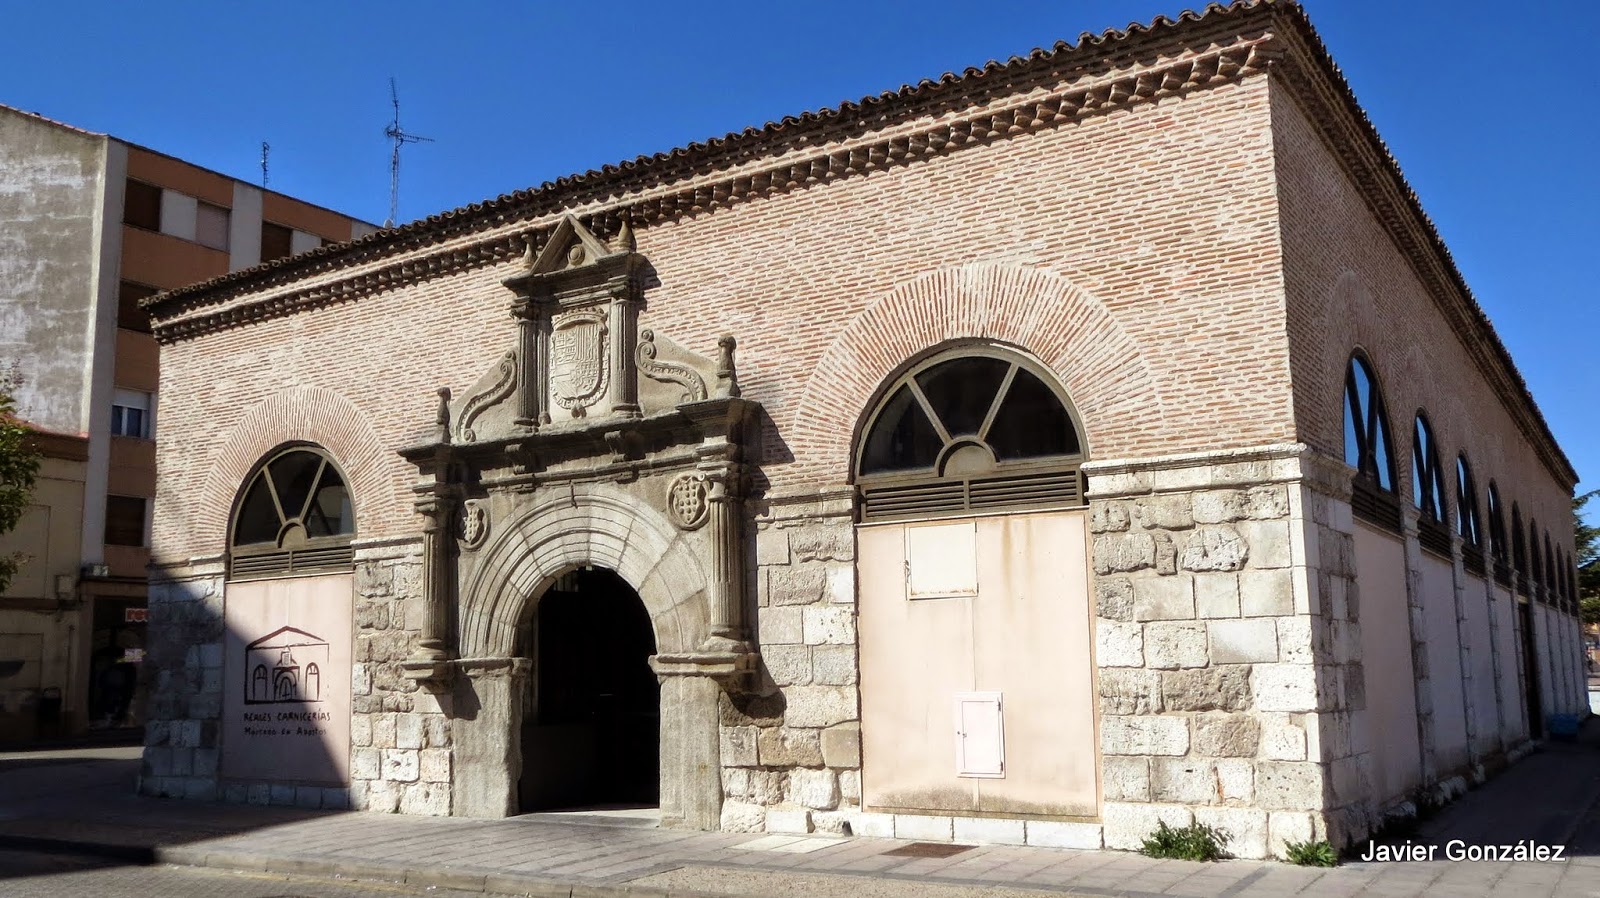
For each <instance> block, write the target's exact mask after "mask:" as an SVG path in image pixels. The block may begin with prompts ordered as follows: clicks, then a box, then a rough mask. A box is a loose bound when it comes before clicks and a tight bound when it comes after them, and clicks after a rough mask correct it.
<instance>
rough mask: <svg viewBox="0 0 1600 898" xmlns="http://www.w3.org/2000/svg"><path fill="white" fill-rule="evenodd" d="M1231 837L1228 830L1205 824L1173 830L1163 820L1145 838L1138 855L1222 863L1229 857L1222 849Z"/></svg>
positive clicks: (1190, 825) (1194, 824) (1193, 824)
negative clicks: (1221, 861)
mask: <svg viewBox="0 0 1600 898" xmlns="http://www.w3.org/2000/svg"><path fill="white" fill-rule="evenodd" d="M1230 838H1232V837H1231V836H1230V835H1229V834H1228V831H1227V830H1225V829H1218V828H1217V827H1215V826H1210V825H1208V824H1205V823H1191V824H1189V825H1188V826H1184V827H1179V828H1177V829H1173V828H1172V827H1170V826H1168V825H1167V823H1166V821H1165V820H1163V821H1161V823H1160V825H1159V826H1157V828H1156V831H1155V832H1154V833H1151V834H1150V835H1149V836H1147V837H1146V838H1145V840H1144V847H1142V848H1140V849H1139V853H1140V854H1142V855H1145V856H1147V857H1159V858H1167V859H1169V860H1179V861H1219V860H1222V859H1223V858H1225V857H1227V856H1228V853H1227V852H1226V851H1224V850H1223V848H1224V846H1226V845H1227V844H1228V840H1229V839H1230Z"/></svg>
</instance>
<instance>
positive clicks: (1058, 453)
mask: <svg viewBox="0 0 1600 898" xmlns="http://www.w3.org/2000/svg"><path fill="white" fill-rule="evenodd" d="M1054 381H1055V378H1054V376H1053V375H1051V374H1050V372H1049V371H1048V370H1047V369H1045V368H1043V367H1042V366H1040V365H1038V364H1036V363H1034V362H1032V361H1030V360H1028V359H1025V358H1023V357H1022V356H1020V355H1018V354H1016V353H1012V352H1008V351H1006V350H1003V349H1000V348H998V347H990V346H964V347H961V348H960V349H957V350H953V351H950V352H945V353H941V354H939V355H936V356H934V357H932V358H930V359H928V360H926V361H924V362H922V363H921V364H918V365H916V366H914V367H912V368H911V369H910V370H909V371H907V372H906V373H905V374H903V375H901V376H900V377H899V378H897V379H896V380H894V381H892V382H891V383H889V385H888V386H887V388H886V389H884V391H883V394H882V395H883V399H882V400H881V401H880V402H879V404H878V406H877V407H876V408H875V409H873V411H872V413H871V414H870V415H869V416H868V423H867V426H866V427H865V428H864V429H863V437H862V439H861V442H860V445H859V448H858V450H857V458H856V482H857V486H858V487H859V490H860V498H861V517H862V520H872V521H876V520H894V519H905V518H917V517H930V516H939V515H954V514H971V513H975V512H985V511H1005V510H1010V509H1016V508H1030V507H1052V506H1053V507H1077V506H1081V505H1082V504H1083V489H1082V483H1081V480H1080V475H1079V466H1080V465H1081V464H1082V463H1083V461H1084V457H1085V453H1084V448H1083V446H1084V441H1083V437H1082V433H1081V430H1080V428H1079V426H1078V421H1077V417H1076V415H1075V414H1074V413H1073V411H1072V408H1071V405H1070V404H1069V403H1068V401H1067V398H1066V395H1065V393H1063V392H1062V391H1061V390H1060V388H1059V387H1057V386H1056V385H1055V383H1054Z"/></svg>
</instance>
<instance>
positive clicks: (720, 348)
mask: <svg viewBox="0 0 1600 898" xmlns="http://www.w3.org/2000/svg"><path fill="white" fill-rule="evenodd" d="M737 346H738V342H737V341H736V340H734V339H733V335H732V334H723V335H722V336H720V337H718V338H717V394H718V395H719V396H730V397H737V396H738V395H739V376H738V373H737V372H736V371H735V370H734V367H733V350H734V348H735V347H737Z"/></svg>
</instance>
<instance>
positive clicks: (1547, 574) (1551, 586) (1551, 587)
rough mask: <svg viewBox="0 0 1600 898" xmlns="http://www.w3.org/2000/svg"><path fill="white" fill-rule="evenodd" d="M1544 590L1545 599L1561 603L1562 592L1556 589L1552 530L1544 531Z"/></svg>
mask: <svg viewBox="0 0 1600 898" xmlns="http://www.w3.org/2000/svg"><path fill="white" fill-rule="evenodd" d="M1544 591H1545V601H1547V602H1549V603H1550V604H1552V605H1559V604H1560V599H1561V594H1560V591H1559V590H1557V589H1556V553H1555V550H1554V549H1552V548H1551V547H1550V531H1548V530H1546V531H1545V532H1544Z"/></svg>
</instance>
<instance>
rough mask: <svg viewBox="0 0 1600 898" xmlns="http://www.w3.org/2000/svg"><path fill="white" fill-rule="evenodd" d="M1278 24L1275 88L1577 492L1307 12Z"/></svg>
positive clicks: (1290, 14)
mask: <svg viewBox="0 0 1600 898" xmlns="http://www.w3.org/2000/svg"><path fill="white" fill-rule="evenodd" d="M1279 18H1282V19H1284V20H1285V21H1286V22H1288V23H1289V24H1290V25H1291V27H1283V28H1279V29H1276V33H1275V37H1276V41H1275V43H1276V44H1277V45H1278V46H1280V47H1281V48H1282V52H1283V60H1282V62H1281V63H1280V64H1277V65H1273V66H1272V74H1273V78H1274V80H1275V82H1278V83H1281V84H1283V86H1285V87H1286V88H1288V92H1289V95H1290V96H1291V97H1293V98H1294V100H1295V101H1296V102H1297V103H1299V104H1300V105H1301V107H1302V110H1303V111H1304V112H1305V114H1306V119H1307V121H1309V122H1310V123H1311V125H1312V127H1313V128H1315V129H1316V130H1317V132H1318V133H1319V135H1320V136H1321V138H1322V140H1323V141H1324V143H1325V144H1326V145H1327V146H1328V148H1329V149H1330V150H1331V151H1332V153H1333V155H1334V157H1335V158H1337V159H1338V160H1339V162H1340V164H1341V165H1342V166H1343V167H1344V170H1345V173H1346V174H1347V175H1348V176H1349V177H1350V178H1351V180H1352V181H1353V182H1354V183H1355V184H1356V186H1357V187H1358V188H1359V189H1360V191H1361V195H1362V197H1363V199H1364V200H1365V201H1366V203H1367V205H1368V207H1369V208H1370V209H1371V210H1372V213H1373V216H1374V217H1375V218H1376V219H1377V220H1378V221H1379V222H1380V223H1381V224H1382V225H1383V227H1384V229H1385V230H1386V231H1387V232H1388V234H1389V236H1390V239H1392V240H1394V242H1395V245H1396V246H1398V247H1399V248H1400V250H1401V252H1402V254H1403V255H1404V256H1405V257H1406V259H1407V261H1408V262H1409V263H1410V264H1411V267H1412V270H1413V271H1414V272H1415V273H1416V275H1417V278H1418V279H1419V280H1420V281H1421V282H1422V283H1423V285H1424V287H1426V289H1427V290H1428V292H1429V293H1430V294H1431V295H1432V296H1433V299H1434V303H1435V305H1436V306H1437V307H1438V308H1439V310H1440V312H1441V313H1442V314H1443V315H1444V317H1445V320H1446V321H1448V322H1449V324H1450V327H1451V328H1452V329H1453V330H1454V331H1455V333H1456V335H1457V337H1459V338H1460V340H1461V343H1462V345H1463V346H1464V347H1465V348H1466V350H1467V353H1468V355H1470V356H1471V357H1472V359H1473V361H1474V362H1475V363H1476V365H1477V368H1478V370H1479V371H1481V372H1483V376H1484V377H1485V378H1486V379H1487V380H1488V381H1489V384H1490V386H1491V388H1492V389H1494V391H1495V392H1496V393H1497V394H1498V395H1499V397H1500V399H1501V402H1502V403H1503V404H1504V406H1505V408H1506V411H1507V413H1508V414H1510V415H1511V418H1512V420H1513V421H1515V422H1516V424H1517V427H1518V429H1520V430H1521V431H1522V432H1523V435H1524V436H1525V437H1527V439H1528V442H1529V443H1530V444H1531V445H1532V446H1533V447H1534V450H1535V451H1536V452H1537V453H1538V455H1539V460H1540V461H1541V462H1542V463H1543V464H1544V465H1545V467H1546V468H1547V469H1548V470H1549V471H1550V472H1551V473H1552V474H1554V475H1555V476H1556V479H1557V480H1558V481H1560V482H1561V483H1562V484H1563V486H1565V487H1566V488H1567V489H1568V490H1571V489H1572V487H1573V486H1574V485H1575V484H1576V483H1577V481H1578V475H1577V472H1576V471H1575V470H1574V469H1573V467H1572V463H1571V462H1570V461H1569V460H1568V459H1567V457H1566V455H1565V454H1564V453H1563V452H1562V451H1561V448H1560V446H1559V445H1558V444H1557V443H1556V440H1555V435H1554V434H1552V433H1551V432H1550V426H1549V424H1548V423H1547V422H1546V421H1545V419H1544V415H1543V414H1541V413H1540V411H1539V408H1538V405H1537V403H1535V402H1534V399H1533V394H1532V392H1531V391H1529V389H1528V385H1527V382H1526V381H1524V380H1523V379H1522V375H1521V374H1520V373H1519V372H1518V371H1517V367H1516V363H1515V362H1513V361H1512V359H1511V354H1510V353H1509V352H1508V351H1507V350H1506V348H1505V344H1503V343H1502V342H1500V337H1499V335H1498V334H1496V333H1495V330H1494V325H1493V324H1491V323H1490V321H1489V318H1488V316H1487V315H1485V314H1484V311H1483V308H1482V307H1481V306H1480V305H1478V302H1477V300H1476V299H1475V298H1474V297H1473V295H1472V291H1471V289H1470V288H1469V287H1468V286H1467V283H1466V279H1465V278H1463V277H1462V276H1461V271H1460V269H1459V268H1457V267H1456V263H1455V259H1454V257H1452V256H1451V254H1450V250H1449V248H1448V247H1446V246H1445V244H1444V241H1443V240H1442V239H1441V238H1440V237H1439V232H1438V230H1437V229H1436V228H1435V227H1434V225H1433V221H1432V219H1430V218H1429V217H1428V213H1427V212H1426V211H1424V210H1423V208H1422V202H1421V201H1420V200H1419V199H1418V197H1417V195H1416V192H1415V191H1413V190H1412V189H1411V186H1410V185H1409V184H1407V183H1406V180H1405V175H1404V174H1403V173H1402V172H1401V170H1400V165H1399V163H1398V162H1396V161H1395V158H1394V156H1393V155H1392V154H1391V153H1390V152H1389V148H1388V145H1387V144H1385V143H1384V141H1383V138H1382V137H1380V136H1379V135H1378V131H1377V128H1375V127H1374V126H1373V124H1372V121H1371V120H1370V119H1368V118H1367V114H1366V112H1365V111H1363V110H1362V108H1361V106H1360V104H1359V103H1358V102H1357V100H1356V97H1355V93H1354V92H1353V91H1352V90H1351V89H1350V86H1349V84H1348V82H1346V81H1345V79H1344V75H1343V74H1342V73H1341V72H1340V70H1339V67H1338V65H1337V64H1335V63H1334V61H1333V58H1332V57H1331V56H1330V55H1329V54H1328V50H1327V47H1326V46H1325V45H1324V44H1323V43H1322V39H1321V38H1320V37H1318V36H1317V33H1316V31H1315V30H1313V29H1312V27H1311V23H1310V22H1309V21H1308V20H1307V18H1306V16H1305V14H1304V12H1302V11H1301V10H1300V9H1299V8H1298V7H1292V6H1291V7H1286V8H1285V9H1284V11H1282V12H1281V13H1280V14H1279Z"/></svg>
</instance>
